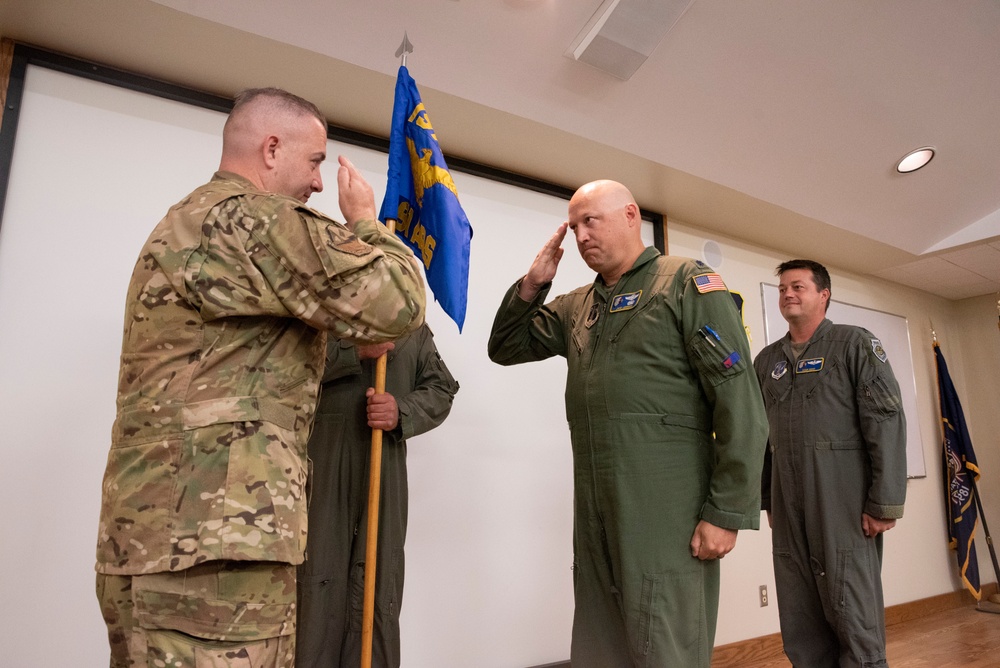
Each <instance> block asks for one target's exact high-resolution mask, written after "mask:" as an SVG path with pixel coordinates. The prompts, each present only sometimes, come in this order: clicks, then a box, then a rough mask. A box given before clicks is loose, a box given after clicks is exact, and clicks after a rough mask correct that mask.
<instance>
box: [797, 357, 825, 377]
mask: <svg viewBox="0 0 1000 668" xmlns="http://www.w3.org/2000/svg"><path fill="white" fill-rule="evenodd" d="M822 370H823V358H822V357H814V358H813V359H811V360H799V361H798V362H796V363H795V373H816V372H817V371H822Z"/></svg>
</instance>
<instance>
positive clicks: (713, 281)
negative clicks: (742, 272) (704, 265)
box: [694, 274, 726, 292]
mask: <svg viewBox="0 0 1000 668" xmlns="http://www.w3.org/2000/svg"><path fill="white" fill-rule="evenodd" d="M694 286H695V287H696V288H698V292H714V291H715V290H725V289H726V284H725V283H723V282H722V276H719V275H718V274H702V275H700V276H695V277H694Z"/></svg>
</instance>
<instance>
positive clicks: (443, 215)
mask: <svg viewBox="0 0 1000 668" xmlns="http://www.w3.org/2000/svg"><path fill="white" fill-rule="evenodd" d="M379 217H380V218H381V219H382V220H388V219H390V218H391V219H394V220H396V221H397V226H396V234H397V235H399V237H400V238H402V239H403V241H404V242H405V243H406V244H407V245H408V246H409V247H410V248H411V249H412V250H413V252H414V254H415V255H416V256H417V257H418V258H419V259H420V260H421V261H422V262H423V263H424V270H425V271H426V273H427V284H428V285H429V286H430V288H431V292H432V293H433V295H434V299H435V300H437V301H438V302H440V304H441V308H443V309H444V311H445V313H447V314H448V315H449V316H450V317H451V319H452V320H454V321H455V324H456V325H458V331H459V332H461V331H462V326H463V325H464V324H465V311H466V306H467V304H468V295H469V251H470V247H471V241H472V226H471V225H470V224H469V219H468V218H466V216H465V212H464V211H463V210H462V205H461V204H459V202H458V190H457V189H456V188H455V182H454V181H452V178H451V173H450V172H449V171H448V165H447V164H445V161H444V155H442V153H441V148H440V147H439V146H438V141H437V136H436V135H435V134H434V128H433V127H432V126H431V119H430V118H429V117H428V115H427V110H426V109H425V108H424V104H423V102H421V101H420V91H418V90H417V84H416V82H414V81H413V78H412V77H410V73H409V72H408V71H407V69H406V67H405V66H402V67H400V68H399V74H398V75H397V77H396V97H395V101H394V102H393V106H392V129H391V131H390V134H389V183H388V184H387V186H386V189H385V199H384V200H382V210H381V211H380V213H379Z"/></svg>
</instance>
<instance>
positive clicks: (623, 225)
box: [569, 180, 645, 285]
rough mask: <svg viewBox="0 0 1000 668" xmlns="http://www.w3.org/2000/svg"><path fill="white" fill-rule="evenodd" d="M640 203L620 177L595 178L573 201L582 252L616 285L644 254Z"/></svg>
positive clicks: (573, 219)
mask: <svg viewBox="0 0 1000 668" xmlns="http://www.w3.org/2000/svg"><path fill="white" fill-rule="evenodd" d="M641 222H642V218H641V217H640V215H639V206H638V205H637V204H636V203H635V198H634V197H632V193H631V192H629V189H628V188H626V187H625V186H624V185H622V184H621V183H618V182H617V181H609V180H600V181H592V182H590V183H588V184H586V185H584V186H581V187H580V189H579V190H577V191H576V193H574V194H573V197H572V198H571V199H570V201H569V227H570V229H571V230H572V231H573V234H574V235H575V236H576V246H577V249H578V250H579V251H580V256H581V257H582V258H583V260H584V262H586V263H587V266H589V267H590V268H591V269H593V270H594V271H596V272H598V273H599V274H601V278H603V279H604V282H605V283H607V284H608V285H614V284H615V283H617V282H618V279H619V278H621V276H622V274H624V273H625V272H626V271H628V270H629V269H630V268H631V267H632V265H633V264H634V263H635V260H636V258H638V257H639V255H640V254H642V251H643V250H644V249H645V246H644V245H643V242H642V235H641V229H640V225H641Z"/></svg>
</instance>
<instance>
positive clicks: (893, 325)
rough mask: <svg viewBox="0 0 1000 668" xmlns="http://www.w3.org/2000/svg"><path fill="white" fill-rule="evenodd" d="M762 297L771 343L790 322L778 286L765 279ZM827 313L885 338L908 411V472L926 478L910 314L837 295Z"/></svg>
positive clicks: (834, 318)
mask: <svg viewBox="0 0 1000 668" xmlns="http://www.w3.org/2000/svg"><path fill="white" fill-rule="evenodd" d="M760 298H761V303H762V304H763V305H764V330H765V332H764V337H765V339H766V340H767V343H768V344H771V343H774V342H775V341H777V340H778V339H780V338H781V337H783V336H784V335H785V334H787V333H788V323H787V322H785V319H784V318H783V317H782V316H781V311H779V310H778V286H776V285H771V284H769V283H761V284H760ZM827 317H828V318H829V319H830V320H832V321H833V322H836V323H840V324H842V325H857V326H859V327H864V328H865V329H867V330H868V331H870V332H871V333H872V334H874V335H875V336H876V337H877V338H878V339H879V340H880V341H881V342H882V347H883V348H884V349H885V351H886V354H888V355H889V363H890V364H891V365H892V371H893V373H894V374H895V375H896V380H897V381H898V382H899V390H900V393H901V394H902V398H903V413H904V414H905V415H906V474H907V476H909V477H910V478H923V477H924V476H926V475H927V472H926V469H925V468H924V450H923V446H922V444H921V442H920V429H919V424H920V423H919V422H918V421H917V381H916V378H915V376H914V374H913V357H912V351H911V350H910V330H909V328H908V327H907V323H906V318H904V317H903V316H901V315H893V314H892V313H886V312H884V311H876V310H875V309H870V308H865V307H863V306H855V305H853V304H847V303H845V302H839V301H837V300H835V299H831V300H830V308H829V309H828V310H827Z"/></svg>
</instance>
